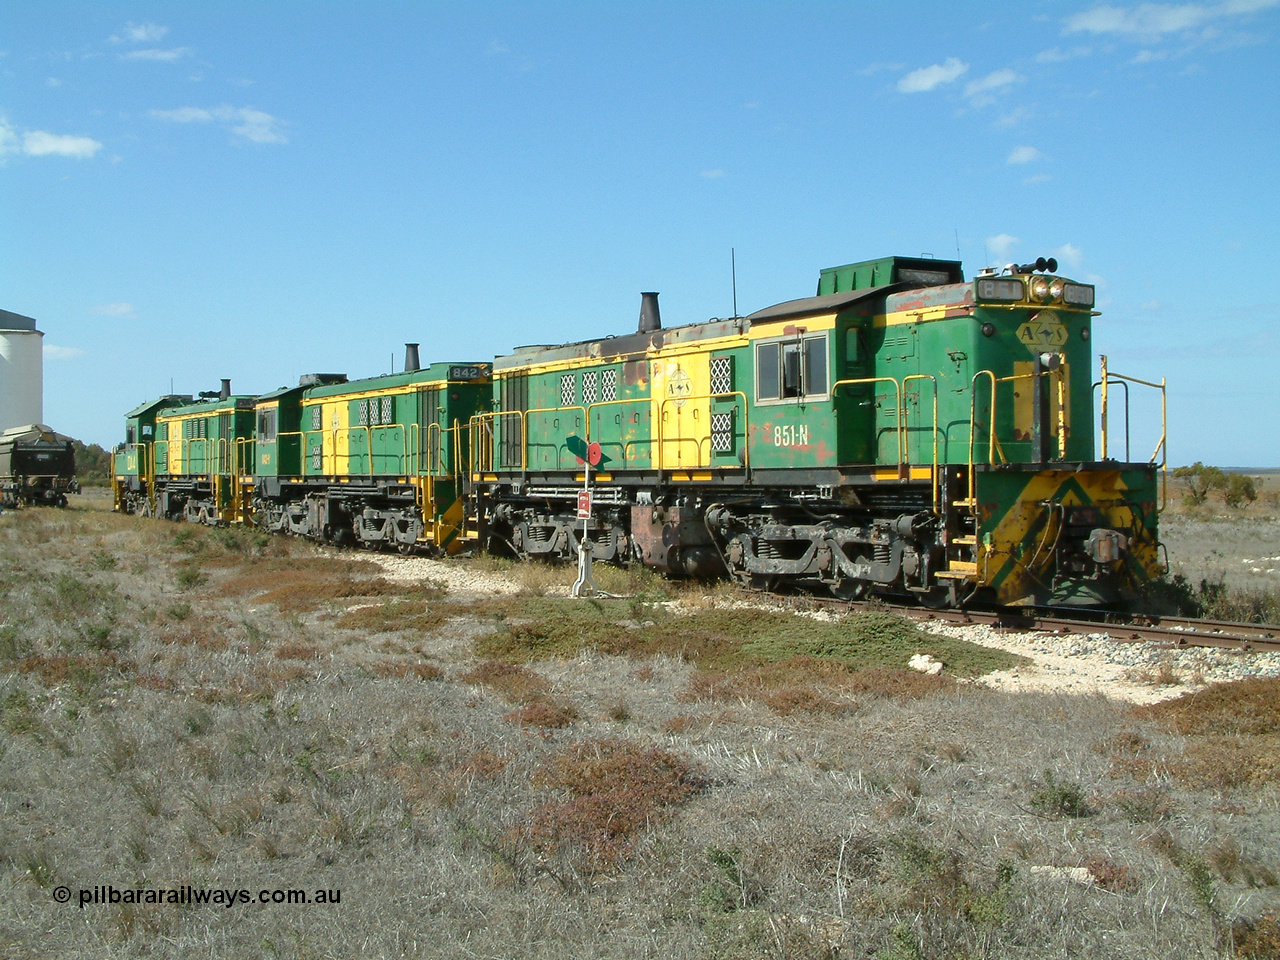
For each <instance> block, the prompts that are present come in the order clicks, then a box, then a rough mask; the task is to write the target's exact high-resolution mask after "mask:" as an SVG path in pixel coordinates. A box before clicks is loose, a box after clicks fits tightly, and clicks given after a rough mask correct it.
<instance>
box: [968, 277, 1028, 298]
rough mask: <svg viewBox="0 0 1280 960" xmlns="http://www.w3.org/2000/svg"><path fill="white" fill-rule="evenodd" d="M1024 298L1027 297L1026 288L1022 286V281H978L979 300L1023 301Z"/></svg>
mask: <svg viewBox="0 0 1280 960" xmlns="http://www.w3.org/2000/svg"><path fill="white" fill-rule="evenodd" d="M1024 296H1026V288H1025V287H1023V286H1022V281H1021V280H1004V279H1002V280H991V279H984V280H979V281H978V299H979V300H1006V301H1008V300H1021V299H1022V298H1023V297H1024Z"/></svg>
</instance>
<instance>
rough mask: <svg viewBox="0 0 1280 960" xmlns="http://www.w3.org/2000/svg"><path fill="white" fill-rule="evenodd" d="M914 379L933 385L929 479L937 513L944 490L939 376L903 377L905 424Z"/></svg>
mask: <svg viewBox="0 0 1280 960" xmlns="http://www.w3.org/2000/svg"><path fill="white" fill-rule="evenodd" d="M912 380H928V381H929V382H930V383H931V384H932V385H933V465H932V467H931V472H930V475H929V481H930V485H931V487H932V488H933V512H934V513H937V512H938V506H939V504H940V501H941V498H942V492H941V490H940V489H939V484H938V378H937V377H935V376H934V375H933V374H931V373H912V374H909V375H907V376H905V377H903V378H902V422H903V425H904V426H905V424H906V420H907V384H908V383H910V382H911V381H912ZM910 462H911V457H910V453H909V452H908V456H907V463H908V465H910Z"/></svg>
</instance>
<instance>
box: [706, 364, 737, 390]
mask: <svg viewBox="0 0 1280 960" xmlns="http://www.w3.org/2000/svg"><path fill="white" fill-rule="evenodd" d="M711 392H712V393H732V392H733V357H712V358H711Z"/></svg>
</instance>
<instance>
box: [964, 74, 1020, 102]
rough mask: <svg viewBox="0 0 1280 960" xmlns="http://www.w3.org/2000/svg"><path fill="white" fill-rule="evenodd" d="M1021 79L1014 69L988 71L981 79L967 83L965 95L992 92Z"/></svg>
mask: <svg viewBox="0 0 1280 960" xmlns="http://www.w3.org/2000/svg"><path fill="white" fill-rule="evenodd" d="M1021 79H1022V78H1021V77H1020V76H1018V75H1017V74H1016V73H1014V72H1013V71H1012V70H1007V69H1006V70H996V71H995V72H994V73H988V74H987V75H986V76H985V77H983V78H982V79H981V80H972V81H970V82H969V83H968V84H966V85H965V88H964V95H965V96H966V97H978V96H980V95H981V94H986V93H990V92H991V91H992V90H999V89H1001V88H1002V87H1007V86H1010V85H1011V84H1014V83H1017V82H1018V81H1019V80H1021ZM988 99H989V98H988Z"/></svg>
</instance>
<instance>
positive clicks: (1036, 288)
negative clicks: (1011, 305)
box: [1031, 277, 1049, 300]
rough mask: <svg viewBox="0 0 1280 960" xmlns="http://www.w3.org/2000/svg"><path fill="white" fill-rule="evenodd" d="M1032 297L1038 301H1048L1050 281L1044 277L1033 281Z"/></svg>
mask: <svg viewBox="0 0 1280 960" xmlns="http://www.w3.org/2000/svg"><path fill="white" fill-rule="evenodd" d="M1031 296H1033V297H1034V298H1035V299H1037V300H1046V299H1048V297H1049V281H1048V280H1046V279H1045V278H1044V277H1036V278H1035V279H1034V280H1032V281H1031Z"/></svg>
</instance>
